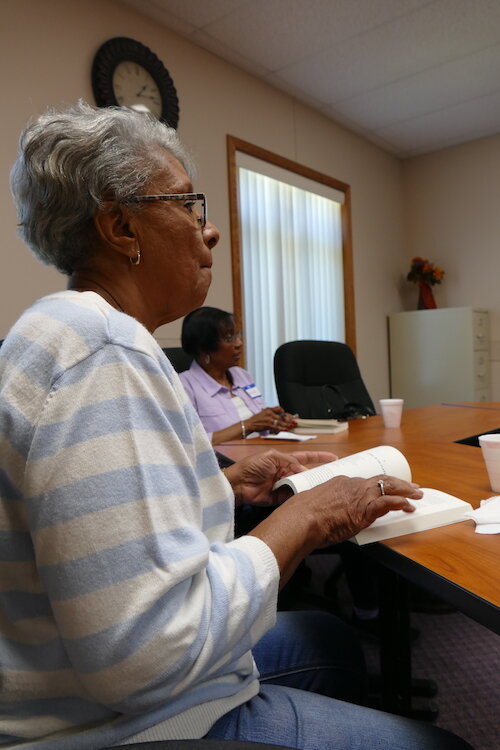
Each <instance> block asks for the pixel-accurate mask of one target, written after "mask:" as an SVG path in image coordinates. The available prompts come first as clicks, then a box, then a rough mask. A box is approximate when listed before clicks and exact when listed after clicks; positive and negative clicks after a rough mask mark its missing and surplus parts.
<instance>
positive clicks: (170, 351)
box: [163, 346, 193, 372]
mask: <svg viewBox="0 0 500 750" xmlns="http://www.w3.org/2000/svg"><path fill="white" fill-rule="evenodd" d="M163 352H164V353H165V354H166V355H167V357H168V358H169V360H170V361H171V363H172V366H173V368H174V370H175V371H176V372H184V370H189V368H190V367H191V362H192V361H193V358H192V356H191V355H190V354H186V352H185V351H184V349H183V348H182V347H181V346H167V347H165V348H164V349H163Z"/></svg>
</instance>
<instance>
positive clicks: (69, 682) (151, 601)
mask: <svg viewBox="0 0 500 750" xmlns="http://www.w3.org/2000/svg"><path fill="white" fill-rule="evenodd" d="M0 495H1V505H0V669H1V675H0V747H2V748H11V747H14V746H15V747H16V748H18V747H22V748H23V749H28V748H29V749H30V750H31V749H33V750H35V749H36V750H58V749H63V748H64V749H66V748H71V750H80V749H82V750H94V748H95V749H97V748H101V747H104V746H107V745H111V744H116V743H119V742H120V741H121V740H123V739H124V738H127V737H130V736H132V735H134V736H135V735H136V734H137V733H140V732H141V731H142V730H144V729H146V728H148V727H152V726H155V725H158V724H160V723H161V724H162V730H163V733H164V736H166V737H171V738H194V737H201V736H203V735H204V734H205V733H206V732H207V731H208V729H209V728H210V727H211V725H212V724H213V723H214V722H215V721H216V720H217V719H218V718H219V717H220V716H221V715H223V714H224V713H226V712H227V711H229V710H230V709H231V708H233V707H234V706H236V705H240V704H241V703H243V702H245V701H246V700H248V699H249V698H250V697H252V696H253V695H255V694H256V692H257V691H258V674H257V672H256V668H255V665H254V662H253V659H252V656H251V652H250V649H251V647H252V646H253V645H254V644H255V643H256V641H257V640H258V639H259V638H260V637H261V636H262V634H263V633H264V632H265V631H266V630H267V629H269V628H270V627H271V626H272V625H273V624H274V620H275V611H276V595H277V586H278V576H279V574H278V569H277V565H276V560H275V558H274V556H273V554H272V553H271V551H270V549H269V548H268V547H267V545H265V544H264V543H263V542H262V541H260V540H259V539H257V538H255V537H242V538H240V539H236V540H235V539H233V502H234V498H233V494H232V490H231V488H230V486H229V484H228V482H227V480H226V479H225V477H224V476H223V474H222V473H221V472H220V471H219V468H218V465H217V462H216V460H215V456H214V453H213V449H212V447H211V445H210V443H209V442H208V439H207V437H206V433H205V430H204V429H203V427H202V425H201V423H200V421H199V419H198V417H197V415H196V413H195V411H194V410H193V408H192V407H191V404H190V402H189V401H188V399H187V397H186V395H185V393H184V390H183V387H182V385H181V383H180V381H179V379H178V377H177V374H176V373H175V372H174V371H173V368H172V367H171V365H170V363H169V362H168V360H167V359H166V357H165V356H164V354H163V352H162V351H161V349H160V347H159V346H158V344H157V343H156V341H155V340H154V338H153V337H152V336H151V335H150V334H149V333H148V331H146V329H145V328H144V327H143V326H141V325H140V324H139V323H137V321H136V320H134V319H133V318H131V317H129V316H127V315H125V314H123V313H120V312H118V311H116V310H114V309H113V308H112V307H111V306H110V305H108V304H107V303H106V302H105V301H104V300H103V299H102V298H101V297H100V296H99V295H97V294H95V293H93V292H83V293H79V292H74V291H66V292H61V293H58V294H53V295H50V296H49V297H45V298H43V299H41V300H39V301H38V302H37V303H36V304H35V305H33V306H32V307H31V308H30V309H29V310H27V311H26V312H25V313H24V314H23V315H22V316H21V318H20V319H19V321H18V322H17V323H16V324H15V326H14V327H13V328H12V330H11V331H10V332H9V334H8V336H7V338H6V340H5V342H4V344H3V346H2V348H1V349H0Z"/></svg>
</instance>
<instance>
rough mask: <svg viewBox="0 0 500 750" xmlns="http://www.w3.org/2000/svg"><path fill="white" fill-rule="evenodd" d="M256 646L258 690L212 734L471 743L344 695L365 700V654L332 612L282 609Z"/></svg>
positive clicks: (358, 747) (333, 746) (351, 748)
mask: <svg viewBox="0 0 500 750" xmlns="http://www.w3.org/2000/svg"><path fill="white" fill-rule="evenodd" d="M253 653H254V657H255V661H256V663H257V666H258V668H259V670H260V673H261V689H260V692H259V694H258V695H257V696H255V698H252V699H251V700H250V701H248V702H247V703H245V704H244V705H242V706H238V707H237V708H235V709H233V710H232V711H230V712H229V713H227V714H226V715H225V716H223V717H222V718H221V719H219V721H217V722H216V723H215V724H214V726H213V727H212V729H211V730H210V732H209V733H208V734H207V735H206V736H207V737H208V738H212V739H213V738H217V739H231V740H245V741H247V742H267V743H269V744H274V745H284V746H286V747H290V748H299V750H367V749H369V750H382V748H383V750H471V748H470V745H469V744H468V743H466V742H464V741H463V740H461V739H459V738H458V737H456V736H455V735H453V734H450V733H449V732H446V731H445V730H443V729H439V728H437V727H434V726H432V725H430V724H426V723H424V722H420V721H415V720H413V719H406V718H403V717H400V716H393V715H391V714H386V713H383V712H382V711H375V710H374V709H371V708H366V707H364V706H360V705H354V704H352V703H350V702H347V701H362V700H363V696H364V686H365V668H364V659H363V655H362V651H361V649H360V648H359V645H358V644H357V641H356V639H355V638H354V637H353V635H352V633H351V631H350V630H349V628H348V627H347V626H346V625H345V624H344V623H343V622H342V621H341V620H339V619H337V618H336V617H334V616H333V615H330V614H327V613H325V612H279V613H278V622H277V624H276V626H275V627H274V628H273V629H272V630H270V631H269V632H268V633H266V635H265V636H264V637H263V638H262V639H261V641H259V643H258V644H257V645H256V647H255V648H254V651H253Z"/></svg>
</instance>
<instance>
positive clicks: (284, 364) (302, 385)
mask: <svg viewBox="0 0 500 750" xmlns="http://www.w3.org/2000/svg"><path fill="white" fill-rule="evenodd" d="M274 379H275V383H276V391H277V393H278V402H279V404H280V405H281V406H282V407H283V408H284V409H285V410H286V411H287V412H289V413H290V414H299V416H300V417H302V418H303V419H329V418H330V419H339V418H348V419H349V418H353V417H359V416H371V415H374V414H375V408H374V406H373V402H372V400H371V398H370V394H369V393H368V391H367V390H366V386H365V384H364V383H363V379H362V377H361V373H360V371H359V367H358V363H357V361H356V357H355V356H354V354H353V352H352V350H351V349H350V348H349V347H348V346H347V344H342V343H340V342H338V341H310V340H304V341H289V342H287V343H286V344H282V345H281V346H279V347H278V349H277V350H276V352H275V355H274Z"/></svg>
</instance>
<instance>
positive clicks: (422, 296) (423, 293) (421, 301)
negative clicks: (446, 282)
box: [417, 281, 437, 310]
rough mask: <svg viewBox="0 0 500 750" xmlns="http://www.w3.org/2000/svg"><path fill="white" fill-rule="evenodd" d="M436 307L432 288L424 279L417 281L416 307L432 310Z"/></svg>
mask: <svg viewBox="0 0 500 750" xmlns="http://www.w3.org/2000/svg"><path fill="white" fill-rule="evenodd" d="M436 307H437V305H436V300H435V299H434V295H433V293H432V289H431V287H430V285H429V284H426V283H425V281H419V282H418V307H417V310H434V309H435V308H436Z"/></svg>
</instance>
